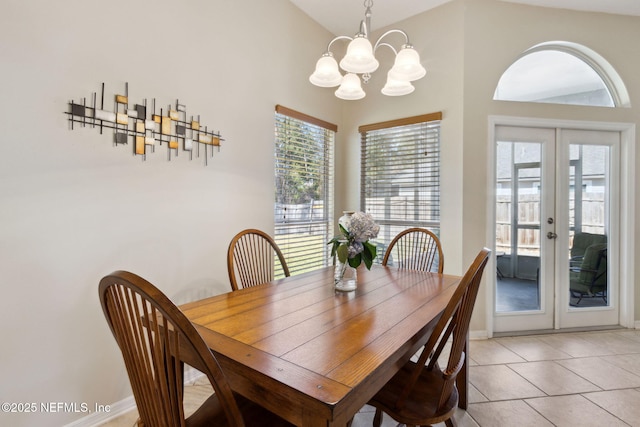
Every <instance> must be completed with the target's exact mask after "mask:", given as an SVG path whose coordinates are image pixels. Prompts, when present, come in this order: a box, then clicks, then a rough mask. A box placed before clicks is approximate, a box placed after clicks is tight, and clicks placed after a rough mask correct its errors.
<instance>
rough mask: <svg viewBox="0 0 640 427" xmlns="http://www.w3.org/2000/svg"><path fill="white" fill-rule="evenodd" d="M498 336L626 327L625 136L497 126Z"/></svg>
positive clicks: (496, 245) (617, 133)
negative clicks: (622, 311)
mask: <svg viewBox="0 0 640 427" xmlns="http://www.w3.org/2000/svg"><path fill="white" fill-rule="evenodd" d="M495 144H496V145H495V154H496V158H495V165H496V170H495V177H496V181H495V194H496V196H495V217H496V218H495V220H496V225H495V230H496V237H495V238H496V240H495V249H496V277H495V288H494V289H495V292H494V295H495V301H494V302H495V304H494V331H495V332H506V331H523V330H542V329H561V328H572V327H588V326H596V325H598V326H599V325H616V324H618V323H619V304H618V298H619V292H618V286H617V282H618V280H617V278H618V273H617V271H618V265H617V264H618V263H617V261H616V260H617V259H618V256H617V249H616V248H617V247H618V241H619V239H618V235H619V229H618V224H619V221H618V220H617V218H618V217H619V196H618V188H619V175H618V172H619V170H620V168H619V167H618V165H619V162H620V159H619V157H620V156H619V151H620V133H619V132H615V131H592V130H573V129H558V128H542V127H540V128H538V127H519V126H497V127H496V128H495Z"/></svg>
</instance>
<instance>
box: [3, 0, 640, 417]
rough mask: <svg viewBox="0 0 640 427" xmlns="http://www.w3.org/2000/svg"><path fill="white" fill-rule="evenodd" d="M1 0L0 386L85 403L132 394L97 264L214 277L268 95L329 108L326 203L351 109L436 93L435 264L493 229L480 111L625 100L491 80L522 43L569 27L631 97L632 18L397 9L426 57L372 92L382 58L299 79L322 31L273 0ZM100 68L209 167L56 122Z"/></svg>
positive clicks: (238, 223) (251, 175) (540, 112)
mask: <svg viewBox="0 0 640 427" xmlns="http://www.w3.org/2000/svg"><path fill="white" fill-rule="evenodd" d="M5 3H6V4H5V5H4V8H3V13H2V14H1V15H0V47H1V50H0V58H2V59H1V60H2V77H3V78H2V80H1V81H0V93H1V94H2V95H3V96H2V102H1V106H0V111H1V113H0V117H2V119H1V120H2V122H3V126H2V129H3V131H2V140H3V144H2V147H3V152H2V154H3V155H2V156H1V157H0V177H1V179H0V203H1V204H0V206H1V209H0V224H2V225H1V226H0V272H1V273H2V282H1V284H0V286H1V289H2V298H0V322H1V323H2V325H3V336H2V338H3V340H2V348H3V350H2V351H1V352H0V378H2V382H1V383H0V384H1V385H0V401H15V402H52V401H55V402H58V401H60V402H88V403H89V404H90V405H93V404H95V403H98V404H111V403H114V402H117V401H119V400H121V399H123V398H125V397H127V396H128V395H129V394H130V390H129V386H128V380H127V378H126V375H125V373H124V368H123V366H122V362H121V358H120V355H119V354H118V351H117V348H116V346H115V343H114V341H113V338H112V337H111V335H110V333H109V331H108V329H107V326H106V323H105V321H104V318H103V315H102V313H101V309H100V306H99V302H98V297H97V283H98V280H99V279H100V277H102V276H103V275H105V274H107V273H109V272H111V271H113V270H115V269H128V270H131V271H133V272H136V273H138V274H140V275H142V276H143V277H145V278H147V279H148V280H150V281H152V282H153V283H155V284H156V285H158V286H159V287H160V288H161V289H162V290H163V291H165V292H166V293H167V294H168V295H169V296H170V297H171V298H173V299H174V300H176V301H177V302H179V303H180V302H185V301H188V300H191V299H195V298H198V297H202V296H205V295H210V294H213V293H220V292H223V291H226V290H228V289H229V287H228V286H229V285H228V279H227V273H226V267H225V263H224V257H225V254H226V246H227V244H228V242H229V240H230V238H231V237H232V236H233V234H235V232H237V231H238V230H240V229H242V228H246V227H258V228H263V229H266V230H271V229H272V227H273V224H272V221H273V219H272V203H273V197H272V194H273V193H272V191H273V189H272V180H273V162H272V160H271V159H272V143H273V107H274V105H275V104H283V105H285V106H287V107H290V108H293V109H296V110H300V111H303V112H305V113H307V114H311V115H314V116H317V117H319V118H322V119H324V120H327V121H330V122H333V123H336V124H338V125H339V131H338V139H337V144H338V147H337V153H336V156H337V161H336V164H337V167H338V170H337V178H338V179H337V184H336V187H337V196H336V211H337V212H339V211H341V210H343V209H357V208H358V206H359V173H360V170H359V135H358V133H357V127H358V126H359V125H361V124H367V123H374V122H378V121H383V120H390V119H395V118H400V117H406V116H412V115H417V114H424V113H430V112H434V111H442V112H443V117H444V120H443V123H442V162H443V164H442V166H443V168H442V174H443V176H442V235H443V245H444V248H445V251H446V254H447V255H446V261H447V262H446V264H445V270H446V272H448V273H453V274H458V273H461V272H462V271H463V269H464V268H465V267H466V265H467V264H468V263H469V262H470V261H471V259H472V258H473V256H474V255H475V253H476V252H477V250H478V249H479V248H480V247H481V246H484V245H487V244H490V242H487V237H486V236H487V225H486V223H487V217H486V212H487V208H488V207H487V201H488V197H487V196H488V194H487V192H488V189H487V174H488V173H489V171H488V170H487V166H486V163H487V162H486V158H487V146H488V142H487V133H488V129H487V122H488V116H489V115H494V114H498V115H517V116H526V117H544V118H547V117H549V118H562V119H574V120H598V121H622V122H637V120H638V119H637V117H639V116H640V114H638V113H639V111H638V109H637V108H636V107H632V108H630V109H622V110H613V109H601V108H584V107H569V106H555V107H552V106H542V105H527V104H517V103H504V102H494V101H492V100H491V97H492V94H493V90H494V88H495V85H496V83H497V80H498V78H499V76H500V74H501V73H502V71H504V69H506V67H507V66H508V65H509V64H510V63H511V62H512V61H513V60H514V59H515V57H516V56H517V55H518V54H519V53H520V52H521V51H523V50H524V49H526V48H528V47H530V46H532V45H534V44H536V43H539V42H543V41H549V40H567V41H573V42H577V43H581V44H584V45H586V46H589V47H591V48H592V49H594V50H596V51H597V52H599V53H600V54H601V55H603V56H604V57H605V58H606V59H608V60H609V61H610V62H611V63H612V64H613V65H614V67H616V69H617V70H618V72H619V73H620V74H621V76H622V77H623V79H625V82H626V83H627V87H628V89H629V91H630V93H631V100H632V103H634V100H635V99H637V98H638V96H637V94H638V93H640V82H639V80H638V79H637V76H638V75H640V64H639V62H638V61H639V59H638V58H640V54H639V53H640V52H638V49H637V47H636V46H637V43H635V41H636V40H640V37H639V35H640V34H638V33H639V32H640V25H639V24H640V18H627V17H618V16H612V15H604V14H591V13H578V12H569V11H558V10H555V9H553V10H552V9H543V8H531V7H527V6H521V5H516V4H509V3H503V2H499V1H495V0H454V1H452V2H451V3H447V4H445V5H443V6H441V7H438V8H436V9H434V10H432V11H429V12H426V13H423V14H421V15H419V16H416V17H413V18H411V19H408V20H406V21H404V22H402V23H400V24H398V25H394V27H400V28H403V29H405V30H406V31H407V32H408V33H409V34H410V36H411V41H412V42H413V43H414V45H415V46H416V48H417V49H418V50H419V52H420V54H421V57H422V58H423V61H424V65H425V66H426V67H427V70H428V73H427V76H426V78H424V79H422V80H420V81H419V82H417V83H416V91H415V92H414V93H413V94H411V95H409V96H407V97H401V98H388V97H383V96H382V95H379V94H377V92H379V89H380V88H381V86H382V83H383V82H382V77H381V76H379V75H374V79H373V80H372V82H371V83H370V85H369V87H368V88H366V90H367V92H368V95H367V97H366V98H365V99H364V100H362V101H356V102H342V101H338V100H337V99H336V98H334V97H333V95H332V92H333V91H331V90H324V89H319V88H316V87H314V86H312V85H310V84H309V83H308V80H307V78H308V75H309V74H310V73H311V71H312V68H313V64H314V63H315V61H316V59H317V57H318V56H319V55H320V54H321V53H322V51H323V49H324V47H325V46H326V43H327V42H328V40H330V38H331V35H330V34H329V33H327V32H326V31H325V30H323V29H321V27H320V26H319V25H317V24H315V23H314V22H313V21H311V20H310V19H309V18H308V17H306V16H305V15H304V14H303V13H302V12H300V11H299V10H298V9H296V8H295V7H293V6H292V5H291V4H290V3H289V2H288V1H286V0H271V1H269V2H264V1H259V0H251V1H249V2H232V1H229V0H207V1H205V0H188V1H183V2H169V1H166V0H155V1H150V0H144V1H136V2H127V1H124V0H114V1H111V2H109V3H98V2H95V1H86V0H75V1H72V0H62V1H58V2H50V1H47V0H22V1H10V2H5ZM374 20H375V15H374ZM378 34H380V33H378ZM629 40H631V41H632V42H631V43H629V42H628V41H629ZM388 61H390V59H388ZM300 64H302V65H300ZM389 66H390V63H387V64H385V62H384V60H383V61H382V64H381V67H382V68H384V69H385V70H386V69H387V68H388V67H389ZM243 69H245V71H243ZM381 73H382V74H383V73H384V72H382V71H379V72H378V74H381ZM101 82H105V83H106V88H107V91H108V92H109V93H110V94H113V93H116V92H121V91H122V90H123V89H122V88H123V87H124V83H125V82H129V88H130V93H129V95H130V98H131V99H132V100H134V101H137V100H142V99H143V98H149V99H150V98H156V100H157V102H158V103H159V104H160V105H166V104H168V103H171V102H174V101H175V98H179V99H180V102H181V103H184V104H186V105H187V109H188V111H189V112H193V113H195V114H201V117H202V122H203V123H204V124H208V125H209V126H211V127H213V128H216V129H219V130H220V131H221V132H222V134H223V137H224V138H226V142H225V143H224V145H223V147H222V150H221V152H220V153H216V154H215V156H214V157H213V159H209V166H207V167H205V166H203V160H202V159H194V160H193V161H191V162H189V161H188V159H187V156H185V155H182V153H181V155H180V157H179V158H178V159H174V160H172V161H171V162H167V161H166V157H165V154H164V151H163V148H160V147H158V149H157V152H156V153H155V154H153V155H151V156H149V159H148V160H147V161H146V162H142V161H141V159H140V158H137V157H133V156H132V155H131V154H130V152H131V151H130V150H131V148H130V147H113V146H112V144H111V143H110V139H109V136H108V133H107V134H106V135H99V134H98V132H97V131H96V130H95V129H76V130H73V131H70V130H69V129H68V126H67V122H66V116H65V115H64V114H63V112H65V111H67V102H68V101H70V100H78V99H79V98H81V97H83V96H89V94H90V93H91V92H93V91H97V90H99V85H100V83H101ZM636 163H637V160H636ZM638 211H639V210H637V209H636V212H638ZM635 240H636V241H637V240H638V238H637V237H636V238H635ZM478 300H479V304H478V307H477V310H476V311H475V313H474V318H473V324H472V329H473V330H475V331H483V330H485V329H486V328H487V326H486V324H485V319H486V317H487V315H486V313H487V310H488V309H487V306H486V304H485V302H486V301H485V300H484V299H483V295H480V296H479V299H478ZM636 306H637V307H640V303H638V301H637V302H636ZM635 317H636V318H640V315H639V314H636V316H635ZM84 415H85V414H73V413H62V414H35V415H13V414H3V413H0V424H2V425H5V424H6V425H12V426H27V425H29V426H31V425H39V426H58V425H64V424H65V423H68V422H71V421H72V420H75V419H78V418H81V417H83V416H84Z"/></svg>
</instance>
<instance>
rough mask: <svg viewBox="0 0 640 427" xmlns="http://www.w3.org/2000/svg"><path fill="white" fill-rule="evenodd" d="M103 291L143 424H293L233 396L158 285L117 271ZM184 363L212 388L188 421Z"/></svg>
mask: <svg viewBox="0 0 640 427" xmlns="http://www.w3.org/2000/svg"><path fill="white" fill-rule="evenodd" d="M99 292H100V301H101V303H102V309H103V311H104V315H105V317H106V318H107V322H108V323H109V327H110V328H111V332H112V333H113V335H114V337H115V339H116V342H117V343H118V346H119V347H120V350H121V352H122V356H123V358H124V362H125V366H126V368H127V374H128V375H129V381H130V383H131V388H132V390H133V396H134V398H135V402H136V405H137V408H138V413H139V416H140V418H139V420H138V425H139V426H146V427H176V426H181V427H196V426H204V425H215V426H234V427H235V426H237V427H239V426H256V425H269V426H283V427H284V426H286V427H290V426H291V424H289V423H288V422H286V421H284V420H282V419H281V418H279V417H277V416H276V415H274V414H273V413H271V412H269V411H267V410H266V409H263V408H262V407H261V406H258V405H257V404H254V403H253V402H250V401H249V400H247V399H245V398H243V397H241V396H239V395H236V394H234V393H233V392H232V390H231V388H230V386H229V384H228V382H227V379H226V376H225V374H224V373H223V371H222V370H221V368H220V365H219V364H218V362H217V360H216V357H215V356H214V355H213V353H212V352H211V350H209V348H208V347H207V345H206V344H205V342H204V340H203V339H202V337H201V336H200V334H199V333H198V332H197V330H196V329H195V327H194V326H193V324H192V323H191V322H190V321H189V320H188V319H187V318H186V317H185V316H184V314H183V313H182V312H181V311H180V310H179V309H178V307H176V306H175V305H174V304H173V303H172V302H171V301H170V300H169V298H167V297H166V296H165V295H164V294H163V293H162V292H161V291H160V290H159V289H158V288H156V287H155V286H154V285H152V284H151V283H149V282H147V281H146V280H144V279H143V278H141V277H139V276H137V275H135V274H133V273H129V272H126V271H116V272H114V273H112V274H110V275H108V276H105V277H104V278H103V279H102V280H101V281H100V285H99ZM182 356H184V359H183V357H182ZM183 360H188V361H189V363H190V364H191V363H193V364H194V366H197V368H198V369H199V370H200V371H202V372H203V373H204V374H206V376H207V377H208V379H209V381H210V382H211V385H212V386H213V389H214V393H213V394H212V395H211V397H209V398H208V399H207V400H206V401H205V402H204V403H203V404H202V405H201V406H200V407H199V408H198V409H197V410H196V411H195V412H194V413H193V414H191V415H190V416H188V417H187V416H185V411H184V406H183V397H184V390H183V366H184V363H183Z"/></svg>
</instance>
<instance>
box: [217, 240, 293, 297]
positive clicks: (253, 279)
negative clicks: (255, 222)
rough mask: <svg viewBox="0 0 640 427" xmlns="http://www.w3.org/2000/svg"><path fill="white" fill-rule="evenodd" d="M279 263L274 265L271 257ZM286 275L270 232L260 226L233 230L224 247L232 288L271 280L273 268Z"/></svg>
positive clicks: (286, 268)
mask: <svg viewBox="0 0 640 427" xmlns="http://www.w3.org/2000/svg"><path fill="white" fill-rule="evenodd" d="M275 259H277V260H278V263H277V264H276V265H275V266H274V260H275ZM277 268H280V269H281V270H280V271H281V273H282V274H283V275H284V276H285V277H289V268H288V267H287V262H286V260H285V258H284V255H283V254H282V251H281V250H280V248H279V247H278V244H277V243H276V242H275V240H273V238H272V237H271V236H269V235H268V234H267V233H265V232H264V231H261V230H256V229H247V230H242V231H241V232H239V233H238V234H236V235H235V236H234V237H233V239H231V243H229V249H228V251H227V270H228V272H229V281H230V282H231V289H232V290H234V291H237V290H238V289H239V288H248V287H251V286H256V285H260V284H262V283H267V282H270V281H272V280H273V279H274V277H275V273H276V271H277V270H276V269H277Z"/></svg>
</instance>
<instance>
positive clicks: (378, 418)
mask: <svg viewBox="0 0 640 427" xmlns="http://www.w3.org/2000/svg"><path fill="white" fill-rule="evenodd" d="M380 425H382V411H381V410H380V409H378V408H376V414H375V415H374V416H373V427H380Z"/></svg>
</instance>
